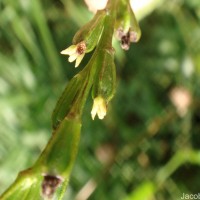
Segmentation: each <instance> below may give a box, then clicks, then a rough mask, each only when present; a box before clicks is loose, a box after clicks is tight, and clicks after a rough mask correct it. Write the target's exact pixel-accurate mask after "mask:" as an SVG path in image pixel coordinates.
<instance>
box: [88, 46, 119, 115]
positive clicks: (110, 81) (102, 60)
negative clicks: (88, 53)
mask: <svg viewBox="0 0 200 200" xmlns="http://www.w3.org/2000/svg"><path fill="white" fill-rule="evenodd" d="M93 67H96V68H97V72H96V75H95V78H94V83H93V88H92V97H93V99H94V104H93V108H92V112H91V114H92V118H93V119H94V117H95V115H96V114H97V115H98V117H99V119H103V118H104V116H105V115H106V107H107V104H108V102H109V101H110V100H111V99H112V97H113V96H114V93H115V86H116V69H115V64H114V52H113V49H109V50H108V49H102V50H99V54H98V56H97V57H96V62H95V63H94V66H93Z"/></svg>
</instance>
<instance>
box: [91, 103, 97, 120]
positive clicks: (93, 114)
mask: <svg viewBox="0 0 200 200" xmlns="http://www.w3.org/2000/svg"><path fill="white" fill-rule="evenodd" d="M97 109H98V108H97V106H96V105H95V102H94V103H93V107H92V111H91V115H92V119H93V120H94V118H95V116H96V114H97Z"/></svg>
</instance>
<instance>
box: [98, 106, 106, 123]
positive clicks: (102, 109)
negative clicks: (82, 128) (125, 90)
mask: <svg viewBox="0 0 200 200" xmlns="http://www.w3.org/2000/svg"><path fill="white" fill-rule="evenodd" d="M97 115H98V117H99V119H103V118H104V117H105V116H106V105H105V102H102V104H101V105H99V109H98V112H97Z"/></svg>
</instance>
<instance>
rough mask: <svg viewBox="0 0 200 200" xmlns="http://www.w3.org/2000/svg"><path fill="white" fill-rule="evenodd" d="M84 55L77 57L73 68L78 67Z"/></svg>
mask: <svg viewBox="0 0 200 200" xmlns="http://www.w3.org/2000/svg"><path fill="white" fill-rule="evenodd" d="M84 55H85V53H83V54H81V55H78V57H77V59H76V64H75V67H78V66H79V64H80V63H81V61H82V60H83V57H84Z"/></svg>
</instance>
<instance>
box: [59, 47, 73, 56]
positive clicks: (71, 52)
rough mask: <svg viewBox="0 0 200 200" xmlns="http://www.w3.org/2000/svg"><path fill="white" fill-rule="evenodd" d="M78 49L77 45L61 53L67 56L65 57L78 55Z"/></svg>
mask: <svg viewBox="0 0 200 200" xmlns="http://www.w3.org/2000/svg"><path fill="white" fill-rule="evenodd" d="M76 48H77V46H76V45H71V46H70V47H68V48H67V49H64V50H62V51H61V52H60V53H61V54H65V55H72V54H74V53H76Z"/></svg>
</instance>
